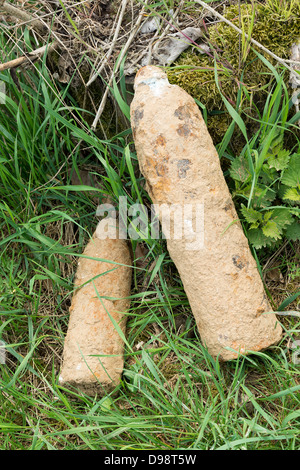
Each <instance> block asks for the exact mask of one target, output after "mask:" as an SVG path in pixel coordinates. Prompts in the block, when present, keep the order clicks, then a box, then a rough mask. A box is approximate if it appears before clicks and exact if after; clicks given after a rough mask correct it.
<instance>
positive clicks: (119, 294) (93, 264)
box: [59, 230, 132, 396]
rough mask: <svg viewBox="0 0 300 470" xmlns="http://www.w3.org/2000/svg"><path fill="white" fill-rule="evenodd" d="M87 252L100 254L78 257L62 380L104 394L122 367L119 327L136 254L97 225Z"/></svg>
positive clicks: (122, 324)
mask: <svg viewBox="0 0 300 470" xmlns="http://www.w3.org/2000/svg"><path fill="white" fill-rule="evenodd" d="M83 255H84V256H86V257H89V258H99V259H100V260H94V259H88V258H84V257H82V258H80V261H79V263H78V268H77V272H76V279H75V285H74V287H75V288H77V290H76V292H75V294H74V295H73V298H72V302H71V307H70V319H69V325H68V331H67V335H66V338H65V343H64V351H63V365H62V368H61V372H60V377H59V383H60V384H61V385H64V386H66V387H68V388H69V387H70V386H71V387H76V388H78V389H80V390H82V391H83V392H85V393H86V394H88V395H91V396H92V395H95V394H99V395H100V396H101V395H104V394H105V393H107V392H110V391H111V390H113V389H114V388H115V387H116V386H117V385H118V384H119V383H120V378H121V374H122V372H123V365H124V341H123V339H122V337H121V336H120V334H119V331H118V328H120V330H121V331H122V333H123V334H125V328H126V319H127V316H126V312H127V311H128V308H129V300H128V297H129V296H130V289H131V279H132V273H131V264H132V260H131V255H130V251H129V248H128V246H127V242H126V240H118V239H108V238H107V239H99V238H98V237H97V230H96V232H95V234H94V236H93V238H92V240H90V241H89V243H88V244H87V246H86V248H85V250H84V252H83ZM101 260H103V261H101ZM99 275H100V276H99ZM95 276H98V277H96V278H95ZM94 278H95V279H94ZM91 279H93V280H91ZM89 281H90V282H89ZM80 286H81V287H80ZM103 296H105V297H111V298H113V299H116V300H108V299H105V298H102V297H103ZM126 297H127V298H126ZM112 319H113V321H112ZM114 322H115V324H114ZM116 324H117V325H118V327H117V328H116Z"/></svg>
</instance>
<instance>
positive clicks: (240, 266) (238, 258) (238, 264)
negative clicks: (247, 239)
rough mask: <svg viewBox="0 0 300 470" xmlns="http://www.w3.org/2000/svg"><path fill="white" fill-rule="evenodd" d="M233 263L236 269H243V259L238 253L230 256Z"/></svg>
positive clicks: (244, 264)
mask: <svg viewBox="0 0 300 470" xmlns="http://www.w3.org/2000/svg"><path fill="white" fill-rule="evenodd" d="M232 261H233V264H234V265H235V266H236V267H237V268H238V269H243V268H244V267H245V266H246V263H245V261H244V260H243V258H242V257H241V256H239V255H234V256H233V257H232Z"/></svg>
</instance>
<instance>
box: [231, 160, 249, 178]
mask: <svg viewBox="0 0 300 470" xmlns="http://www.w3.org/2000/svg"><path fill="white" fill-rule="evenodd" d="M229 173H230V176H231V177H232V178H233V179H234V180H236V181H240V182H242V183H244V182H245V181H247V179H248V178H249V176H251V173H250V171H249V164H248V161H247V160H246V158H244V157H238V158H235V159H234V160H233V162H232V163H231V167H230V170H229Z"/></svg>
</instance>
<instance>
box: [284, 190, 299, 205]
mask: <svg viewBox="0 0 300 470" xmlns="http://www.w3.org/2000/svg"><path fill="white" fill-rule="evenodd" d="M283 199H284V200H285V199H287V200H289V201H294V202H300V191H299V189H298V188H289V189H287V190H286V191H285V193H284V196H283Z"/></svg>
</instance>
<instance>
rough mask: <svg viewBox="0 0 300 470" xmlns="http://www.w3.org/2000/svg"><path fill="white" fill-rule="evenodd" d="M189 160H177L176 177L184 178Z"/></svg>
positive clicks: (189, 163)
mask: <svg viewBox="0 0 300 470" xmlns="http://www.w3.org/2000/svg"><path fill="white" fill-rule="evenodd" d="M190 165H191V161H190V160H188V159H187V158H183V159H182V160H178V161H177V168H178V177H179V178H186V174H187V171H188V170H189V169H190Z"/></svg>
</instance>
